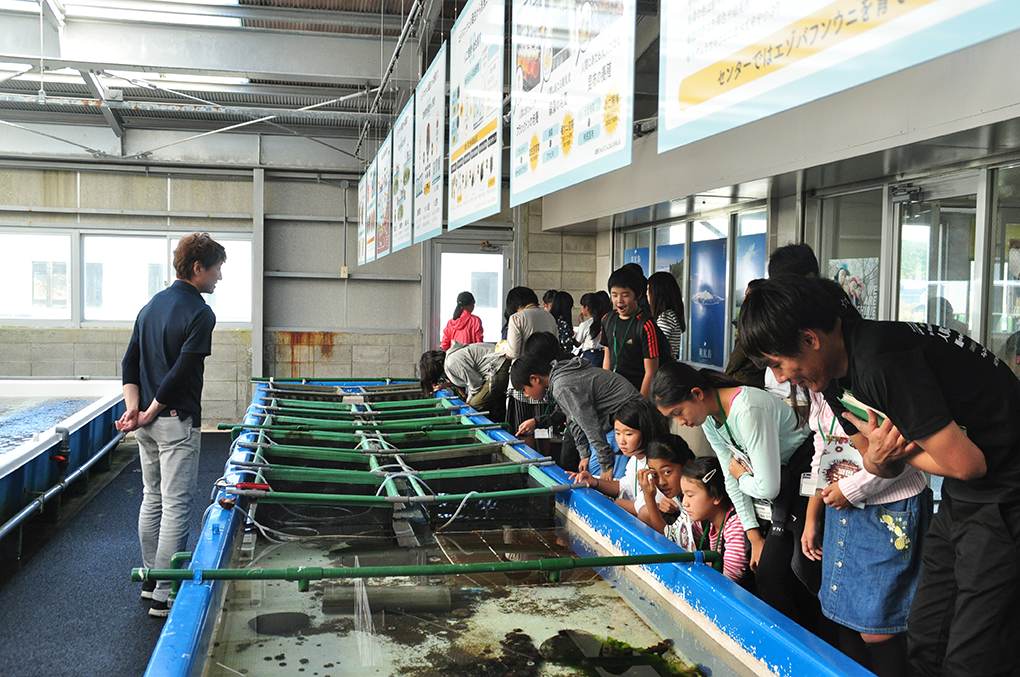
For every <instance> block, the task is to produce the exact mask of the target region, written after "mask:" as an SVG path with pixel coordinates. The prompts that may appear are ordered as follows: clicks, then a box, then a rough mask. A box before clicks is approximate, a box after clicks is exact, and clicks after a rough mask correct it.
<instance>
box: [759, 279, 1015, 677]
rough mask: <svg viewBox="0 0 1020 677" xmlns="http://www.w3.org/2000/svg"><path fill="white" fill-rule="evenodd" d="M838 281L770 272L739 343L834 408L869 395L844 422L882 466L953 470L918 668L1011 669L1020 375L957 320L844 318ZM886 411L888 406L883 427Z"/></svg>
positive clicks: (924, 602) (922, 588)
mask: <svg viewBox="0 0 1020 677" xmlns="http://www.w3.org/2000/svg"><path fill="white" fill-rule="evenodd" d="M831 284H832V283H830V282H827V281H824V280H808V279H806V278H803V277H799V276H780V277H777V278H774V279H770V280H768V281H766V282H765V283H763V284H762V285H761V286H759V287H758V288H757V289H756V290H754V291H753V292H751V294H749V295H748V296H747V298H746V299H745V301H744V305H743V307H742V309H741V312H740V341H741V343H742V344H743V345H744V349H745V350H746V351H747V353H748V354H749V355H751V356H754V357H756V358H757V359H759V360H761V361H762V362H764V363H765V364H766V365H767V366H769V367H770V368H772V370H773V371H774V372H775V375H776V377H777V379H778V380H779V381H785V380H789V381H791V382H793V383H794V384H796V385H801V386H806V387H808V388H810V389H811V390H813V391H815V392H823V393H824V394H825V397H826V399H827V400H828V402H829V404H830V406H832V409H833V411H835V412H837V413H839V412H845V411H846V409H845V407H843V405H842V404H841V403H840V402H839V400H838V399H837V398H838V397H841V396H844V393H845V391H850V392H851V393H852V394H853V396H854V397H856V398H857V399H858V400H860V401H861V402H863V403H864V404H865V405H866V406H867V407H870V408H871V409H872V411H870V412H869V420H868V421H862V420H860V419H856V418H853V417H851V418H850V420H847V421H844V423H843V427H844V428H845V429H846V432H847V434H848V435H853V434H855V433H857V432H858V430H859V431H860V432H862V433H864V434H865V436H866V437H867V438H868V449H867V452H866V454H865V457H864V459H865V464H866V466H867V467H868V470H870V471H871V472H873V473H874V474H877V475H880V476H885V477H889V476H895V475H897V474H898V473H899V472H901V471H902V468H903V463H904V462H906V463H910V464H911V465H913V466H916V467H918V468H920V469H922V470H924V471H926V472H930V473H933V474H937V475H942V476H944V477H945V478H946V480H945V484H944V485H943V489H942V504H941V506H940V509H939V512H938V514H937V515H936V516H935V518H934V520H933V521H932V524H931V528H930V529H929V531H928V534H927V537H926V539H925V543H924V552H923V566H922V571H921V578H920V581H919V583H918V587H917V592H916V594H915V596H914V603H913V605H912V607H911V610H910V618H909V621H908V630H907V641H908V651H909V657H910V663H911V666H912V668H913V674H916V675H924V676H930V675H947V676H949V675H952V676H956V675H975V676H977V675H980V676H981V677H993V676H995V675H1009V674H1012V672H1013V671H1014V670H1015V669H1016V668H1017V666H1018V664H1020V613H1018V608H1020V545H1018V544H1020V381H1018V380H1017V378H1016V377H1015V376H1014V375H1013V373H1012V372H1011V371H1010V369H1009V367H1008V366H1007V365H1006V364H1005V363H1004V362H1002V361H1001V360H999V359H998V358H997V357H996V356H995V355H994V354H992V353H991V352H990V351H988V350H986V349H985V348H984V347H982V346H981V345H980V344H978V343H977V342H975V341H974V340H972V339H971V338H969V337H967V336H965V335H962V334H960V333H958V332H956V331H953V330H951V329H946V328H944V327H937V326H934V325H928V324H918V323H907V322H872V321H868V320H861V319H852V318H850V317H847V316H845V315H844V314H843V313H841V302H840V296H839V295H838V294H837V293H833V291H832V289H831ZM827 285H828V286H827ZM876 411H880V412H882V413H883V414H884V415H885V416H887V417H888V418H887V420H886V421H884V422H882V423H881V425H878V423H879V421H878V417H877V416H876V414H875V412H876ZM854 424H856V426H855V425H854ZM859 594H861V595H867V594H868V590H866V589H865V590H861V591H860V593H859Z"/></svg>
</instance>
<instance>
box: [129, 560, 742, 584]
mask: <svg viewBox="0 0 1020 677" xmlns="http://www.w3.org/2000/svg"><path fill="white" fill-rule="evenodd" d="M699 555H701V556H702V557H704V561H705V562H711V563H712V565H713V566H715V567H716V568H717V569H721V568H722V556H721V555H720V554H719V553H717V552H711V551H708V552H702V553H693V552H662V553H654V554H650V555H623V556H615V557H580V558H574V557H556V558H550V559H538V560H531V561H527V562H474V563H469V564H423V565H411V566H377V567H289V568H286V569H195V570H185V571H181V570H175V569H144V568H138V569H132V570H131V580H132V581H136V582H137V581H191V580H199V581H201V580H220V581H298V582H299V584H303V586H301V585H299V587H302V589H305V590H307V586H308V582H309V581H319V580H323V579H343V578H393V577H404V576H461V575H467V574H484V573H504V572H513V571H550V572H553V571H565V570H569V569H594V568H596V567H618V566H637V565H642V564H671V563H675V562H680V563H692V562H694V561H695V560H696V559H697V558H698V556H699Z"/></svg>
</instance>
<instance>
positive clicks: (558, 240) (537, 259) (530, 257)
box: [521, 200, 608, 323]
mask: <svg viewBox="0 0 1020 677" xmlns="http://www.w3.org/2000/svg"><path fill="white" fill-rule="evenodd" d="M522 215H523V218H524V220H525V222H526V223H525V225H526V227H525V228H524V229H523V237H524V256H523V261H522V264H523V265H522V269H523V279H522V280H521V284H523V285H525V286H528V287H531V288H532V289H534V290H535V293H536V294H538V296H539V298H541V297H542V294H544V293H545V291H546V290H547V289H556V290H560V291H566V292H569V293H570V295H571V296H573V297H574V313H573V315H574V321H575V323H576V321H577V314H578V312H579V311H580V302H581V296H582V295H584V294H587V293H589V292H593V291H598V290H599V289H602V288H603V287H604V286H605V280H606V279H608V275H607V276H606V278H605V279H601V280H600V279H599V277H598V274H597V270H596V268H597V265H596V264H597V259H598V244H597V236H596V235H595V234H594V233H590V234H589V233H564V232H561V231H555V230H553V231H544V230H542V201H541V200H534V201H532V202H531V203H529V204H528V205H526V206H525V207H523V209H522Z"/></svg>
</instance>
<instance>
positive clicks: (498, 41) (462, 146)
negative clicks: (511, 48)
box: [447, 0, 506, 230]
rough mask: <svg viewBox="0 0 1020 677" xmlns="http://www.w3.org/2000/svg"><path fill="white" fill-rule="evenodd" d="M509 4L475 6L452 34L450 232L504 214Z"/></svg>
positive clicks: (483, 0) (493, 1) (494, 1)
mask: <svg viewBox="0 0 1020 677" xmlns="http://www.w3.org/2000/svg"><path fill="white" fill-rule="evenodd" d="M505 14H506V5H505V3H504V1H503V0H470V1H469V2H468V3H467V4H466V5H464V8H463V9H462V10H461V12H460V17H459V18H458V19H457V23H455V24H454V25H453V30H452V31H451V32H450V199H449V201H448V203H447V204H448V207H447V212H448V215H447V221H448V223H449V228H450V229H451V230H452V229H454V228H459V227H460V226H464V225H467V224H469V223H471V222H473V221H477V220H478V219H480V218H483V217H485V216H489V215H490V214H495V213H496V212H498V211H499V209H500V202H501V196H502V185H501V180H500V177H501V176H502V175H503V162H502V160H503V124H502V122H503V28H504V16H505Z"/></svg>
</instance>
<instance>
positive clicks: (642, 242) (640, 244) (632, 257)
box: [620, 230, 652, 277]
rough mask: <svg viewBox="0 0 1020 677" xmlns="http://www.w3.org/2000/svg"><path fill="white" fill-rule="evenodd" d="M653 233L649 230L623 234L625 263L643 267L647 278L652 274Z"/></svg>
mask: <svg viewBox="0 0 1020 677" xmlns="http://www.w3.org/2000/svg"><path fill="white" fill-rule="evenodd" d="M651 239H652V238H651V233H650V231H648V230H635V231H631V232H629V233H624V234H623V263H621V264H620V265H621V266H622V265H626V264H628V263H636V264H638V265H639V266H641V270H642V271H643V272H644V274H645V277H648V276H649V275H651V274H652V268H651V259H650V250H651V246H650V245H651Z"/></svg>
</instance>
